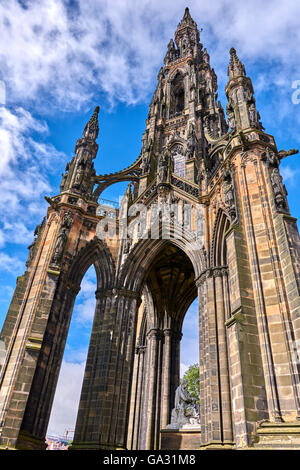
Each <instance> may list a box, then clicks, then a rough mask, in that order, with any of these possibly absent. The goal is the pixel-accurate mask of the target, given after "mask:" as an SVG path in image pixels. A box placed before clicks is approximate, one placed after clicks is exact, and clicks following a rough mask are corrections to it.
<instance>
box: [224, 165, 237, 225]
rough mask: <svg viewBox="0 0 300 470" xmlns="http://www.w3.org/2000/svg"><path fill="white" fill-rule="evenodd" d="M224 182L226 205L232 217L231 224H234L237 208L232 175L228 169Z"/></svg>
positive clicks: (225, 172)
mask: <svg viewBox="0 0 300 470" xmlns="http://www.w3.org/2000/svg"><path fill="white" fill-rule="evenodd" d="M223 181H224V203H225V207H226V209H227V211H228V214H229V216H230V220H231V222H233V221H234V220H235V219H236V216H237V213H236V206H235V197H234V187H233V181H232V174H231V171H230V170H229V169H228V168H226V169H225V171H224V174H223Z"/></svg>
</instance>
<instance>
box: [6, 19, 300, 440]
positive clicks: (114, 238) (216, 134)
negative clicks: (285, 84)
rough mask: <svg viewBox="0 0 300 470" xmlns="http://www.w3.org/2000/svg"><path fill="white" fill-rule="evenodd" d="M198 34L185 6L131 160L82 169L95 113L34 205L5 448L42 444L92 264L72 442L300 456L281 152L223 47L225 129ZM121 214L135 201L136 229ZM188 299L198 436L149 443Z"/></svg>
mask: <svg viewBox="0 0 300 470" xmlns="http://www.w3.org/2000/svg"><path fill="white" fill-rule="evenodd" d="M199 36H200V34H199V31H198V30H197V26H196V23H195V22H194V20H192V18H191V16H190V14H189V12H188V10H187V11H186V13H185V15H184V18H183V19H182V21H181V22H180V23H179V25H178V28H177V30H176V33H175V42H176V44H175V43H174V41H173V40H172V41H171V42H170V43H169V46H168V51H167V54H166V57H165V60H164V67H163V68H162V69H161V70H160V72H159V75H158V83H157V88H156V90H155V93H154V96H153V99H152V101H151V104H150V108H149V115H148V118H147V121H146V130H145V133H144V135H143V139H142V140H143V145H142V149H141V154H140V156H139V158H138V159H137V160H136V161H135V162H133V163H132V165H130V166H129V167H128V168H125V169H124V170H121V171H117V172H116V173H112V174H109V175H96V173H95V169H94V166H93V160H94V158H95V157H96V154H97V150H98V144H97V143H96V138H97V136H98V130H99V124H98V113H99V108H98V107H97V108H96V109H95V112H94V114H93V116H92V117H91V119H90V120H89V121H88V123H87V125H86V126H85V129H84V132H83V136H82V137H81V138H80V139H78V141H77V143H76V147H75V156H74V157H73V159H72V160H71V161H70V162H69V164H68V165H67V167H66V170H65V173H64V175H63V178H62V182H61V186H60V194H59V195H57V196H54V197H53V198H48V197H46V200H47V201H48V203H49V208H48V212H47V219H46V220H44V221H43V223H42V224H41V226H40V227H37V229H36V232H35V239H34V242H33V244H32V245H30V247H29V250H30V251H29V257H28V261H27V265H26V266H27V271H26V272H25V274H24V275H23V276H20V277H19V278H18V280H17V285H16V289H15V293H14V296H13V299H12V302H11V305H10V308H9V311H8V314H7V317H6V320H5V323H4V326H3V329H2V333H1V341H2V344H1V370H0V387H1V388H0V445H1V446H8V447H11V448H22V449H23V448H28V449H39V448H43V446H44V438H45V433H46V429H47V425H48V421H49V416H50V411H51V406H52V402H53V397H54V393H55V388H56V384H57V380H58V374H59V370H60V366H61V361H62V356H63V351H64V347H65V342H66V338H67V333H68V328H69V324H70V320H71V315H72V310H73V306H74V302H75V298H76V295H77V294H78V292H79V290H80V283H81V280H82V278H83V276H84V274H85V272H86V271H87V269H88V268H89V267H90V266H91V264H94V266H95V270H96V274H97V283H98V285H97V291H96V309H95V317H94V323H93V328H92V333H91V339H90V345H89V351H88V357H87V363H86V369H85V374H84V380H83V385H82V392H81V398H80V404H79V410H78V416H77V423H76V430H75V436H74V442H73V448H74V449H125V448H128V449H158V448H159V447H160V446H162V447H163V448H174V449H176V448H179V447H180V448H187V449H191V448H195V449H198V448H201V449H206V448H207V449H209V448H212V449H217V448H220V449H224V448H237V449H242V448H254V447H255V446H261V447H270V448H273V447H274V448H278V447H280V448H293V447H294V448H299V429H298V421H297V419H299V417H300V390H299V382H300V380H299V372H298V366H299V354H300V351H299V348H300V296H299V288H300V274H299V272H300V271H299V267H300V238H299V234H298V230H297V225H296V220H295V219H294V218H293V217H291V216H290V214H289V210H288V203H287V198H286V191H285V188H284V185H283V182H282V180H281V177H280V170H279V165H280V160H281V158H283V156H286V155H289V154H293V153H295V151H294V150H292V151H281V152H277V150H276V145H275V140H274V138H273V137H272V136H270V135H268V134H266V133H265V132H264V129H263V127H262V124H261V121H260V116H259V113H258V111H257V109H256V106H255V98H254V91H253V87H252V83H251V80H250V78H249V77H247V76H246V71H245V67H244V65H243V64H242V62H241V61H240V59H239V58H238V56H237V53H236V51H235V50H234V49H233V48H232V49H231V51H230V63H229V67H228V76H229V81H228V84H227V86H226V90H225V91H226V96H227V99H228V104H227V106H226V112H227V115H228V124H229V130H228V125H227V123H226V120H225V116H224V111H223V108H222V106H221V104H220V103H219V102H217V101H216V96H217V78H216V75H215V72H214V70H213V69H212V68H211V66H210V63H209V55H208V53H207V51H206V49H202V44H201V43H200V37H199ZM120 181H129V182H130V184H129V186H128V189H127V191H126V193H125V195H124V198H123V201H122V204H121V207H120V208H119V209H116V208H115V207H113V206H110V205H109V204H108V205H107V204H106V203H103V204H101V205H100V206H99V207H97V206H98V203H97V200H98V197H99V196H100V195H101V193H102V191H103V190H104V189H105V188H107V187H108V186H109V185H111V184H113V183H116V182H120ZM134 204H144V205H145V211H144V214H143V217H144V219H141V218H140V213H139V211H135V210H134V209H135V207H136V206H135V205H134ZM160 204H165V206H164V207H165V209H166V212H165V213H163V211H162V209H161V206H159V205H160ZM199 214H200V215H199ZM127 216H128V223H129V230H128V234H127V235H126V236H127V238H124V239H122V238H120V237H119V236H118V235H119V233H120V232H121V230H122V227H123V225H122V224H123V222H124V217H125V218H126V219H127ZM150 221H152V223H153V224H152V226H151V227H150V226H149V222H150ZM146 222H147V223H148V227H145V223H146ZM143 224H144V225H143ZM101 227H102V229H103V230H104V232H105V235H104V236H103V237H102V238H101V236H99V233H100V232H99V231H100V228H101ZM201 227H202V228H201ZM114 229H116V231H115V232H113V230H114ZM200 229H201V230H200ZM101 233H102V234H103V232H101ZM129 234H130V236H129ZM150 234H151V237H150ZM195 235H197V237H195ZM197 296H198V299H199V339H200V345H199V346H200V348H199V371H200V423H201V433H200V432H198V431H197V432H196V433H195V432H191V431H189V432H188V431H187V430H184V431H183V430H181V431H180V432H179V433H177V432H175V433H174V432H173V433H172V432H170V433H168V432H166V431H163V432H162V433H161V432H160V431H161V430H162V429H165V428H166V426H167V424H168V423H169V422H170V418H171V412H172V409H173V408H174V399H175V391H176V389H177V387H178V385H179V369H180V340H181V335H182V333H181V331H182V323H183V319H184V315H185V313H186V311H187V309H188V307H189V305H190V304H191V302H192V301H193V300H194V299H195V298H196V297H197ZM4 356H5V357H4ZM182 446H183V447H182Z"/></svg>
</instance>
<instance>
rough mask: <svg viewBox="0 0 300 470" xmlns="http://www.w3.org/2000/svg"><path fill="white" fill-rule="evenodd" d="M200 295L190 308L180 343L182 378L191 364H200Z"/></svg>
mask: <svg viewBox="0 0 300 470" xmlns="http://www.w3.org/2000/svg"><path fill="white" fill-rule="evenodd" d="M198 315H199V313H198V297H197V298H196V299H195V300H194V301H193V303H192V304H191V305H190V307H189V308H188V310H187V312H186V314H185V317H184V321H183V325H182V339H181V344H180V379H182V378H183V376H184V374H185V373H186V372H187V370H188V369H189V367H190V366H192V365H194V364H199V319H198Z"/></svg>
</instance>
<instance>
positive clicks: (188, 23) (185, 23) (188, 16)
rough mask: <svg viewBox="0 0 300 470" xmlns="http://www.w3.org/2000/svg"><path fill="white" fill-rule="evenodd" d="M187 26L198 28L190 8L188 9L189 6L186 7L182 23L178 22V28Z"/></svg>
mask: <svg viewBox="0 0 300 470" xmlns="http://www.w3.org/2000/svg"><path fill="white" fill-rule="evenodd" d="M186 26H190V27H193V28H197V23H196V21H194V20H193V18H192V17H191V14H190V10H189V9H188V7H186V9H185V12H184V15H183V18H182V20H181V21H180V23H178V26H177V30H178V29H179V28H183V27H186Z"/></svg>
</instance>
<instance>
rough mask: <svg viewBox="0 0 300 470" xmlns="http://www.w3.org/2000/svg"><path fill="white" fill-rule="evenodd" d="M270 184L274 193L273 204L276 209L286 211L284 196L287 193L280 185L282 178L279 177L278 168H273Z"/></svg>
mask: <svg viewBox="0 0 300 470" xmlns="http://www.w3.org/2000/svg"><path fill="white" fill-rule="evenodd" d="M271 184H272V188H273V192H274V198H275V204H276V206H277V207H278V209H282V210H286V208H287V205H286V198H285V197H286V195H287V191H286V189H285V186H284V185H283V184H282V177H281V176H280V173H279V170H278V168H276V167H275V168H273V170H272V172H271Z"/></svg>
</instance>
